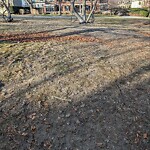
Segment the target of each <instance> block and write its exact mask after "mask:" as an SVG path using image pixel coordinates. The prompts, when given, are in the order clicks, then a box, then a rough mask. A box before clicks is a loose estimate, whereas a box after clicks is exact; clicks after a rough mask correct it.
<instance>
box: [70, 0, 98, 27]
mask: <svg viewBox="0 0 150 150" xmlns="http://www.w3.org/2000/svg"><path fill="white" fill-rule="evenodd" d="M97 1H98V0H95V2H94V4H93V2H92V5H91V6H92V9H91V11H90V14H89V15H88V16H86V0H83V3H82V4H83V6H82V15H80V14H79V13H78V12H77V11H76V8H75V0H72V1H71V6H72V9H73V13H74V15H75V16H76V17H77V19H78V20H79V22H80V23H81V24H82V23H88V22H89V20H90V18H93V14H94V10H95V8H96V4H97Z"/></svg>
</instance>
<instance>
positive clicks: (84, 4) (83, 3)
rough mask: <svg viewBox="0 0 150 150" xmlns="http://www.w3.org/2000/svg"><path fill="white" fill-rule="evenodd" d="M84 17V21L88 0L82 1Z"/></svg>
mask: <svg viewBox="0 0 150 150" xmlns="http://www.w3.org/2000/svg"><path fill="white" fill-rule="evenodd" d="M82 17H83V19H84V21H86V0H83V2H82Z"/></svg>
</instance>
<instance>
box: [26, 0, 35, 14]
mask: <svg viewBox="0 0 150 150" xmlns="http://www.w3.org/2000/svg"><path fill="white" fill-rule="evenodd" d="M26 2H27V4H28V5H29V7H30V12H31V14H32V13H33V9H34V7H33V3H32V0H26Z"/></svg>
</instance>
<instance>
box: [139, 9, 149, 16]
mask: <svg viewBox="0 0 150 150" xmlns="http://www.w3.org/2000/svg"><path fill="white" fill-rule="evenodd" d="M139 14H140V16H143V17H148V15H149V12H148V11H145V10H141V11H140V13H139Z"/></svg>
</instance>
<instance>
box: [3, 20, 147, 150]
mask: <svg viewBox="0 0 150 150" xmlns="http://www.w3.org/2000/svg"><path fill="white" fill-rule="evenodd" d="M149 21H150V20H145V19H144V20H142V19H119V18H112V19H111V18H96V20H95V23H93V24H87V25H80V24H78V23H77V22H71V21H70V20H63V19H61V20H58V19H55V20H54V19H53V20H52V19H51V20H50V19H49V20H48V19H47V20H44V19H42V20H16V21H14V22H13V23H4V22H2V21H0V150H148V149H149V147H150V29H149V27H150V22H149Z"/></svg>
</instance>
